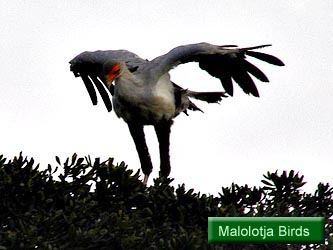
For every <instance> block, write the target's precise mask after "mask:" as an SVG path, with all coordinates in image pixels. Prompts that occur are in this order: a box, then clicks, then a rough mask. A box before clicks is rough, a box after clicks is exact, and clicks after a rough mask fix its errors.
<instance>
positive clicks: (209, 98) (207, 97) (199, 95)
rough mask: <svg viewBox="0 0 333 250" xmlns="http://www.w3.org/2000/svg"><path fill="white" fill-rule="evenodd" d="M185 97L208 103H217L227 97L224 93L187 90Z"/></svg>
mask: <svg viewBox="0 0 333 250" xmlns="http://www.w3.org/2000/svg"><path fill="white" fill-rule="evenodd" d="M187 95H188V96H189V97H193V98H195V99H197V100H200V101H205V102H208V103H219V102H220V101H221V100H222V97H228V96H227V95H226V93H225V92H196V91H191V90H187Z"/></svg>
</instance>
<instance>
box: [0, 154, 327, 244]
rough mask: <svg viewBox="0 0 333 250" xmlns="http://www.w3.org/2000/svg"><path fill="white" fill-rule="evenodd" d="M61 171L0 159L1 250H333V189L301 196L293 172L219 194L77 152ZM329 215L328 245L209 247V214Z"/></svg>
mask: <svg viewBox="0 0 333 250" xmlns="http://www.w3.org/2000/svg"><path fill="white" fill-rule="evenodd" d="M56 159H57V162H58V164H59V166H60V169H61V170H62V173H61V174H58V175H57V174H56V173H57V168H55V169H54V168H52V167H51V166H50V165H49V166H48V168H47V169H46V170H43V171H41V170H39V169H38V165H35V164H34V161H33V159H27V158H24V157H23V156H22V155H19V156H18V157H15V158H14V159H13V160H6V159H5V158H3V157H2V156H0V250H4V249H43V250H44V249H47V250H52V249H75V250H79V249H82V250H83V249H85V250H86V249H134V250H135V249H140V250H145V249H146V250H148V249H149V250H153V249H170V250H171V249H302V248H304V249H305V248H307V249H310V248H313V249H332V246H333V245H332V243H333V237H332V234H333V224H332V214H333V201H332V194H333V190H332V188H331V187H330V186H329V185H328V184H326V185H324V184H321V183H320V184H318V188H317V190H316V191H315V193H314V194H307V193H304V192H302V191H301V187H302V186H303V185H304V184H305V182H304V181H303V176H299V174H298V173H294V172H293V171H291V172H289V173H286V172H283V173H282V174H281V175H279V174H278V173H277V172H275V173H267V174H266V175H264V178H265V179H264V180H263V181H262V182H263V187H260V188H256V187H248V186H247V185H245V186H238V185H236V184H232V186H231V187H230V188H222V192H221V193H220V194H219V196H218V197H214V196H212V195H205V194H200V193H196V192H194V190H193V189H189V190H186V188H185V185H184V184H183V185H181V186H178V187H177V188H174V187H173V186H171V185H170V183H171V182H172V180H171V179H156V180H154V185H152V186H150V187H148V188H146V187H144V186H143V184H142V183H141V181H140V180H139V179H138V177H139V173H138V172H137V173H135V174H134V173H133V171H131V170H128V169H127V167H126V166H125V164H124V163H120V164H117V165H116V166H115V165H113V160H112V159H109V160H107V161H104V162H101V161H100V159H98V158H97V159H95V160H94V161H92V160H91V159H90V157H86V158H78V157H77V155H76V154H74V155H73V156H72V157H71V159H67V160H66V161H65V162H64V163H61V162H60V159H59V158H58V157H56ZM209 216H210V217H213V216H325V218H326V243H325V244H323V245H310V246H301V245H282V244H279V245H278V244H275V245H251V244H246V245H244V244H243V245H231V244H229V245H227V244H225V245H207V217H209Z"/></svg>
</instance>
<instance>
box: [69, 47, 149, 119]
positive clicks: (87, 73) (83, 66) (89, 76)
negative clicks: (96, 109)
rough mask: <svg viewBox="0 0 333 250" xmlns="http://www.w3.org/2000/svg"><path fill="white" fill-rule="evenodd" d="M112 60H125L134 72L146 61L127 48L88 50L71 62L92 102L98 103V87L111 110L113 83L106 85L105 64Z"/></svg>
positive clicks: (72, 68)
mask: <svg viewBox="0 0 333 250" xmlns="http://www.w3.org/2000/svg"><path fill="white" fill-rule="evenodd" d="M110 60H112V61H115V62H125V63H126V66H127V67H128V69H129V70H130V71H132V72H134V71H135V70H137V69H138V67H140V66H141V65H142V64H144V63H146V61H145V60H144V59H142V58H140V57H139V56H137V55H136V54H134V53H132V52H129V51H127V50H104V51H102V50H98V51H94V52H88V51H86V52H83V53H81V54H79V55H77V56H76V57H74V58H73V59H72V60H71V61H70V62H69V63H70V70H71V71H72V72H73V73H74V75H75V76H76V77H81V78H82V80H83V83H84V85H85V86H86V88H87V91H88V93H89V96H90V99H91V101H92V103H93V104H94V105H96V104H97V95H96V90H95V87H96V88H97V90H98V92H99V94H100V95H101V97H102V99H103V102H104V104H105V106H106V108H107V110H108V111H109V112H110V111H111V110H112V104H111V99H110V94H111V95H113V85H112V86H111V87H110V88H108V87H107V86H106V82H105V79H104V75H103V65H104V64H105V63H106V62H108V61H110ZM94 85H95V87H94ZM107 90H108V91H109V93H108V91H107Z"/></svg>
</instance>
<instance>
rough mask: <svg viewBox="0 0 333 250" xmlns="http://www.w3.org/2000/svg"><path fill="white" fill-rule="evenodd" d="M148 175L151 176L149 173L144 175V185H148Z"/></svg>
mask: <svg viewBox="0 0 333 250" xmlns="http://www.w3.org/2000/svg"><path fill="white" fill-rule="evenodd" d="M148 177H149V175H147V174H145V176H144V177H143V185H145V186H147V182H148Z"/></svg>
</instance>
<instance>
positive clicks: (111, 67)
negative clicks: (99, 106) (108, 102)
mask: <svg viewBox="0 0 333 250" xmlns="http://www.w3.org/2000/svg"><path fill="white" fill-rule="evenodd" d="M103 72H104V77H105V80H106V83H107V84H108V85H111V84H112V82H113V81H114V80H115V79H117V78H118V77H119V76H120V75H121V64H120V63H115V62H111V61H110V62H107V63H105V64H104V65H103Z"/></svg>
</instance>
